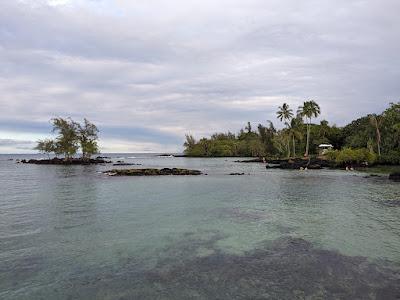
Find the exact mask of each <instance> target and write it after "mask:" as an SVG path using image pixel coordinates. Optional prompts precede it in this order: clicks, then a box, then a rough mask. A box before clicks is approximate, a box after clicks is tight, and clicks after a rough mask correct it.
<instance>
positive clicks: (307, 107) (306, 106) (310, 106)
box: [297, 100, 321, 157]
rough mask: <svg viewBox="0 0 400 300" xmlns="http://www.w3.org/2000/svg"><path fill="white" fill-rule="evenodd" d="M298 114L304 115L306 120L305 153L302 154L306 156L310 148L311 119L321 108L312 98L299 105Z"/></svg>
mask: <svg viewBox="0 0 400 300" xmlns="http://www.w3.org/2000/svg"><path fill="white" fill-rule="evenodd" d="M297 113H298V115H299V116H301V117H303V118H304V117H305V118H306V120H307V144H306V153H304V156H306V157H307V156H308V153H309V150H310V129H311V119H312V117H315V118H316V117H318V116H319V115H320V114H321V108H320V107H319V105H318V104H317V103H316V102H315V101H314V100H309V101H305V102H304V103H303V106H300V107H299V109H298V111H297Z"/></svg>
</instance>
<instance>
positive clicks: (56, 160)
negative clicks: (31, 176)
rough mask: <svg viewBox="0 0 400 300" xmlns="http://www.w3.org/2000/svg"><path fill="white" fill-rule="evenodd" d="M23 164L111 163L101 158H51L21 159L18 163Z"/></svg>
mask: <svg viewBox="0 0 400 300" xmlns="http://www.w3.org/2000/svg"><path fill="white" fill-rule="evenodd" d="M20 162H21V163H23V164H36V165H93V164H106V163H111V161H107V160H104V159H101V158H95V159H93V158H89V159H82V158H70V159H63V158H57V157H55V158H51V159H29V160H26V159H23V160H21V161H20Z"/></svg>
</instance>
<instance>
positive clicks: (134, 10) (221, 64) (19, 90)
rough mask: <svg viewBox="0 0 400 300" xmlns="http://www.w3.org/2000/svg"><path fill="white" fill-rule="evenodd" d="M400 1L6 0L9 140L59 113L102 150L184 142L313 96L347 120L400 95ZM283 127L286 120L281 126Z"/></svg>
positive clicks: (3, 108) (2, 11) (2, 120)
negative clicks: (94, 132)
mask: <svg viewBox="0 0 400 300" xmlns="http://www.w3.org/2000/svg"><path fill="white" fill-rule="evenodd" d="M399 11H400V1H399V0H335V1H333V0H329V1H328V0H304V1H298V0H246V1H244V0H240V1H239V0H185V1H183V0H141V1H139V0H130V1H126V0H125V1H124V0H1V1H0V153H30V152H33V150H32V148H33V146H34V143H35V141H36V140H38V139H41V138H46V137H50V136H51V133H50V132H51V124H50V122H49V120H50V119H51V118H53V117H71V118H73V119H75V120H77V121H81V120H83V118H85V117H86V118H88V119H89V120H90V121H92V122H93V123H95V124H96V125H97V126H98V128H99V130H100V146H101V151H102V152H104V153H106V152H180V151H182V144H183V142H184V139H185V134H187V133H188V134H193V135H194V136H195V137H196V138H200V137H202V136H209V135H210V134H212V133H213V132H222V131H224V132H226V131H228V130H230V131H232V132H238V131H239V130H240V128H242V127H244V125H245V123H246V122H247V121H250V122H252V123H253V124H254V125H256V124H258V123H262V124H265V123H266V121H267V120H272V121H273V122H274V123H276V125H278V124H279V121H278V120H277V119H276V111H277V107H278V106H280V105H282V103H284V102H286V103H288V104H289V105H290V106H291V107H292V108H293V109H294V110H296V109H297V107H298V106H299V105H301V104H302V102H303V101H306V100H308V99H313V100H315V101H316V102H318V103H319V105H320V106H321V110H322V114H321V116H320V118H319V119H318V120H317V121H319V120H321V119H327V120H328V121H329V122H330V123H331V124H337V125H338V126H343V125H345V124H347V123H348V122H350V121H351V120H353V119H354V118H357V117H360V116H362V115H365V114H368V113H372V112H376V113H380V112H382V111H383V110H384V109H385V108H386V107H387V106H388V104H389V103H390V102H397V101H400V97H399V95H400V84H399V82H400V55H399V53H400V18H399V17H398V13H399ZM278 127H279V126H278Z"/></svg>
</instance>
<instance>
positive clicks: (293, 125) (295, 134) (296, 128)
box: [289, 118, 303, 158]
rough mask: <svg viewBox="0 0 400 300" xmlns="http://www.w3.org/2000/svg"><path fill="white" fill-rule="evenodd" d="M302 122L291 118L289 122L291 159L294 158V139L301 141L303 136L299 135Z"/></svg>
mask: <svg viewBox="0 0 400 300" xmlns="http://www.w3.org/2000/svg"><path fill="white" fill-rule="evenodd" d="M302 124H303V121H302V120H301V119H300V118H292V120H291V121H290V127H289V132H290V135H291V136H292V143H293V145H292V146H293V158H296V139H298V140H301V139H302V137H303V135H302V133H301V125H302Z"/></svg>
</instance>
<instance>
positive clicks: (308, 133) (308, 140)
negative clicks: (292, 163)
mask: <svg viewBox="0 0 400 300" xmlns="http://www.w3.org/2000/svg"><path fill="white" fill-rule="evenodd" d="M310 124H311V121H310V122H309V123H308V124H307V144H306V153H305V154H304V156H306V157H307V156H308V152H309V148H310V146H309V144H310Z"/></svg>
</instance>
